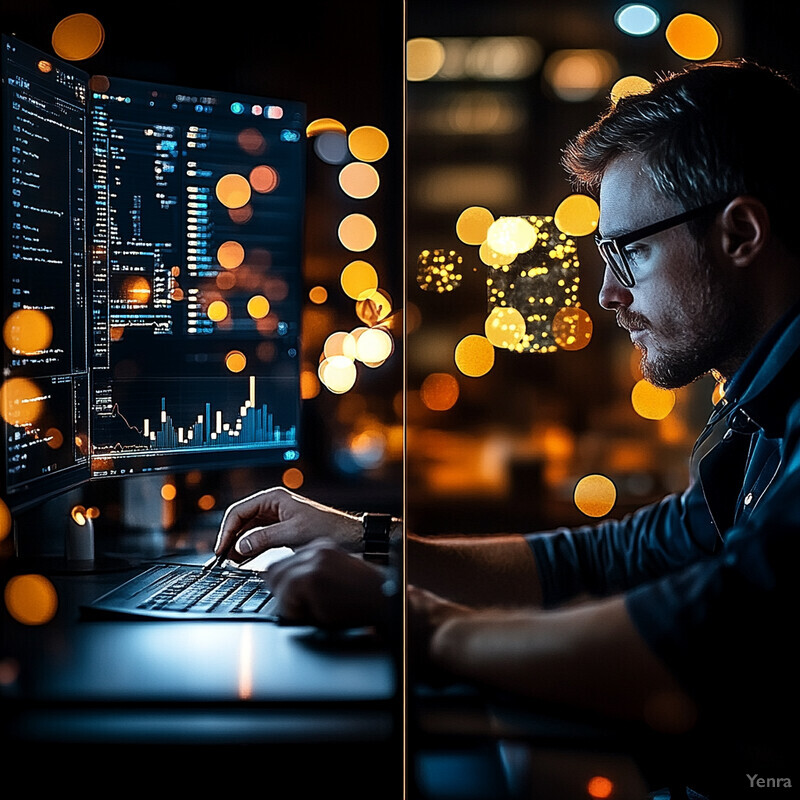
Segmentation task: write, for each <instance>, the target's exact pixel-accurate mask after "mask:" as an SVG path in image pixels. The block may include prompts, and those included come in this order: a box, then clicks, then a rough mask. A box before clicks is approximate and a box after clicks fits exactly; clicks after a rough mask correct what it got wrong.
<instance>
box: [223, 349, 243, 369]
mask: <svg viewBox="0 0 800 800" xmlns="http://www.w3.org/2000/svg"><path fill="white" fill-rule="evenodd" d="M225 366H226V367H227V368H228V370H229V371H230V372H241V371H242V370H243V369H244V368H245V367H246V366H247V359H246V358H245V355H244V353H243V352H242V351H241V350H231V351H230V353H228V354H227V355H226V356H225Z"/></svg>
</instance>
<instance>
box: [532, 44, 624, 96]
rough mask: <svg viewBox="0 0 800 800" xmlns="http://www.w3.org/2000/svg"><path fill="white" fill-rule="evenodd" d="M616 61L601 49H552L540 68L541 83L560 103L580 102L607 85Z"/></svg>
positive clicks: (615, 68) (615, 66) (613, 71)
mask: <svg viewBox="0 0 800 800" xmlns="http://www.w3.org/2000/svg"><path fill="white" fill-rule="evenodd" d="M616 72H617V62H616V59H615V58H614V56H613V55H611V53H609V52H607V51H605V50H590V49H569V50H556V51H555V52H553V53H551V55H550V56H548V58H547V61H546V62H545V65H544V68H543V74H544V78H545V81H546V82H547V84H548V85H549V86H550V88H551V89H552V90H553V92H554V93H555V94H556V96H557V97H559V98H560V99H561V100H564V101H566V102H582V101H586V100H590V99H591V98H593V97H595V96H596V95H597V94H598V93H599V92H600V91H601V90H602V89H604V88H605V87H606V86H608V85H609V83H611V80H612V79H613V76H614V75H615V74H616Z"/></svg>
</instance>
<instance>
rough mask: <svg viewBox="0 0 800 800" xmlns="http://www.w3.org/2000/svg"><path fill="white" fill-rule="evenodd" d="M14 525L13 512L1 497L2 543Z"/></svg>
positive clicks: (0, 538) (0, 533)
mask: <svg viewBox="0 0 800 800" xmlns="http://www.w3.org/2000/svg"><path fill="white" fill-rule="evenodd" d="M12 524H13V523H12V519H11V512H10V511H9V509H8V506H7V505H6V504H5V501H4V500H3V498H2V497H0V542H2V541H3V539H5V538H6V536H8V535H9V534H10V533H11V527H12Z"/></svg>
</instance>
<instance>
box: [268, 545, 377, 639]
mask: <svg viewBox="0 0 800 800" xmlns="http://www.w3.org/2000/svg"><path fill="white" fill-rule="evenodd" d="M264 579H265V581H266V584H267V586H268V587H269V588H270V590H271V591H272V593H273V594H274V595H275V597H276V598H277V599H278V613H279V614H280V615H281V617H283V619H284V620H285V621H286V622H289V623H293V624H297V625H315V626H317V627H322V628H352V627H364V626H370V625H374V624H377V623H378V621H379V620H380V618H381V615H382V614H383V612H384V609H383V604H384V603H385V602H386V598H385V597H384V595H383V591H382V587H383V583H384V579H385V576H384V573H383V570H381V569H380V568H379V567H377V566H375V565H374V564H370V563H369V562H367V561H364V560H363V559H362V558H361V557H360V556H355V555H352V554H350V553H346V552H345V551H344V550H342V549H341V548H340V547H338V546H337V544H336V543H335V542H332V541H330V540H324V539H318V540H316V541H314V542H312V543H311V544H308V545H306V546H304V547H301V548H299V549H298V550H297V551H296V552H295V553H294V555H291V556H287V557H286V558H283V559H281V560H280V561H277V562H275V563H274V564H273V565H272V566H270V567H268V568H267V570H266V572H265V573H264Z"/></svg>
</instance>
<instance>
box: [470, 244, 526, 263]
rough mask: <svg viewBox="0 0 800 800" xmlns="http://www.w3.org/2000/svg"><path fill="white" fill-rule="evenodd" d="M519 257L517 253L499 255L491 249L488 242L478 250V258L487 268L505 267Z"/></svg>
mask: <svg viewBox="0 0 800 800" xmlns="http://www.w3.org/2000/svg"><path fill="white" fill-rule="evenodd" d="M516 257H517V254H516V253H510V254H509V253H498V252H496V251H495V250H492V248H491V247H489V244H488V242H483V243H482V244H481V246H480V248H479V249H478V258H480V260H481V261H482V262H483V263H484V264H486V266H487V267H504V266H505V265H506V264H509V263H511V262H512V261H513V260H514V259H515V258H516Z"/></svg>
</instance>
